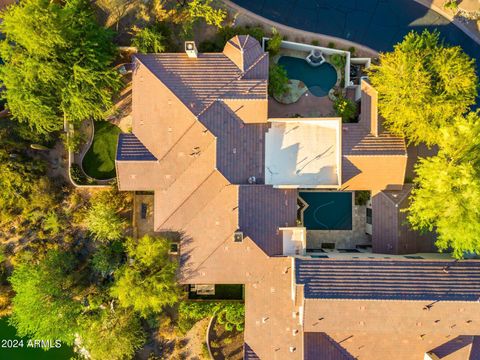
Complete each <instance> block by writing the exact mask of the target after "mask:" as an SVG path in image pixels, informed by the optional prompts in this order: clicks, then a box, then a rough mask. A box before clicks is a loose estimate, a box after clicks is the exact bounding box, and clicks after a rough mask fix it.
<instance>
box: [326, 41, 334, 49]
mask: <svg viewBox="0 0 480 360" xmlns="http://www.w3.org/2000/svg"><path fill="white" fill-rule="evenodd" d="M327 47H328V48H330V49H335V48H336V45H335V43H334V42H332V41H330V42H329V43H328V45H327Z"/></svg>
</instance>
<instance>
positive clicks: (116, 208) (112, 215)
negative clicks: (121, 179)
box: [86, 191, 126, 241]
mask: <svg viewBox="0 0 480 360" xmlns="http://www.w3.org/2000/svg"><path fill="white" fill-rule="evenodd" d="M122 201H123V199H122V196H121V195H120V194H118V193H116V192H115V191H101V192H100V193H98V194H96V195H95V196H93V197H92V199H91V206H90V208H89V209H88V211H87V217H86V222H87V227H88V229H89V230H90V232H91V233H92V234H93V236H94V237H95V239H96V240H99V241H113V240H119V239H121V238H122V236H123V231H124V229H125V225H126V223H125V221H124V220H123V219H122V218H121V216H120V215H119V212H120V211H121V210H122Z"/></svg>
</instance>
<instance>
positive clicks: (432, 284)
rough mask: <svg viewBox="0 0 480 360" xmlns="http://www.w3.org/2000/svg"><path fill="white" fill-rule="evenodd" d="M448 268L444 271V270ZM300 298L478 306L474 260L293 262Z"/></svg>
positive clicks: (478, 271)
mask: <svg viewBox="0 0 480 360" xmlns="http://www.w3.org/2000/svg"><path fill="white" fill-rule="evenodd" d="M445 267H448V271H447V272H444V271H443V269H444V268H445ZM295 274H296V281H297V284H304V285H305V298H312V299H365V300H429V301H440V300H450V301H477V300H478V299H479V298H480V262H479V261H460V262H454V261H427V260H421V261H409V260H398V261H384V260H371V261H364V260H344V261H343V260H324V259H322V260H302V259H296V261H295Z"/></svg>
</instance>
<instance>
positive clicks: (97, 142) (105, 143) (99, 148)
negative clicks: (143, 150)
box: [83, 121, 121, 180]
mask: <svg viewBox="0 0 480 360" xmlns="http://www.w3.org/2000/svg"><path fill="white" fill-rule="evenodd" d="M94 126H95V135H94V136H93V142H92V145H91V146H90V149H88V151H87V153H86V154H85V157H84V158H83V170H84V171H85V173H86V174H87V175H88V176H91V177H93V178H95V179H98V180H105V179H111V178H114V177H115V153H116V149H117V140H118V135H119V134H120V133H121V130H120V128H119V127H118V126H115V125H112V124H111V123H109V122H108V121H95V125H94Z"/></svg>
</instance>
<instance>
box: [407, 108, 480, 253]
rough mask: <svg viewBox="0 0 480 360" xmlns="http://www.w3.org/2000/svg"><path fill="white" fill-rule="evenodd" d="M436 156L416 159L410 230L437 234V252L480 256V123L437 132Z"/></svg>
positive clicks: (469, 120)
mask: <svg viewBox="0 0 480 360" xmlns="http://www.w3.org/2000/svg"><path fill="white" fill-rule="evenodd" d="M439 134H440V136H439V142H440V144H439V146H440V150H439V152H438V155H436V156H433V157H429V158H424V159H420V161H419V162H418V164H417V165H416V167H415V171H416V174H417V177H416V178H415V179H414V183H415V188H414V189H413V191H412V196H411V200H412V203H411V205H410V208H409V209H408V220H409V222H410V223H411V224H412V226H413V228H414V229H417V230H423V231H433V230H435V231H436V232H437V234H438V240H437V243H436V245H437V246H438V247H439V249H440V250H449V249H450V248H451V249H453V254H454V256H455V257H456V258H462V257H463V255H464V253H465V252H473V253H477V254H480V118H479V115H478V113H470V114H468V115H467V116H466V117H461V116H458V117H456V118H455V119H454V123H453V124H452V125H450V126H448V127H446V128H442V129H441V130H440V131H439Z"/></svg>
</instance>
